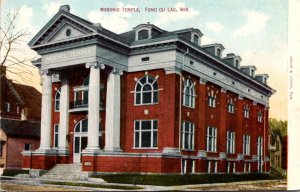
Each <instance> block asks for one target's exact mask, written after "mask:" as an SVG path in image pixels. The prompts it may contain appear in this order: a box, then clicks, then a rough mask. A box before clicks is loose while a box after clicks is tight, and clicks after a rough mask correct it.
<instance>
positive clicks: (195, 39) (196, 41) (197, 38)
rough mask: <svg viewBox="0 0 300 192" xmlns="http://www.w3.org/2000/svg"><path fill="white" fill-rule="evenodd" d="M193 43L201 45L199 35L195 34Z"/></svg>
mask: <svg viewBox="0 0 300 192" xmlns="http://www.w3.org/2000/svg"><path fill="white" fill-rule="evenodd" d="M193 43H195V44H196V45H199V36H198V35H194V38H193Z"/></svg>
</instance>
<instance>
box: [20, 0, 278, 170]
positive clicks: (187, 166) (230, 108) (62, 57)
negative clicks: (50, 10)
mask: <svg viewBox="0 0 300 192" xmlns="http://www.w3.org/2000/svg"><path fill="white" fill-rule="evenodd" d="M202 36H203V34H202V33H201V31H200V30H198V29H194V28H188V29H182V30H177V31H166V30H163V29H160V28H158V27H157V26H155V25H153V24H150V23H146V24H140V25H138V26H136V27H135V28H133V30H131V31H128V32H126V33H122V34H115V33H114V32H112V31H109V30H107V29H105V28H104V27H102V26H101V25H100V24H96V23H91V22H89V21H86V20H84V19H82V18H80V17H77V16H75V15H73V14H71V13H70V7H69V6H67V5H66V6H62V7H60V10H59V11H58V13H57V14H56V15H55V16H54V17H53V18H52V19H51V20H50V21H49V22H48V23H47V24H46V25H45V26H44V27H43V28H42V29H41V30H40V31H39V32H38V33H37V35H36V36H35V37H34V38H33V39H32V40H31V41H30V42H29V46H30V47H31V48H32V49H33V50H35V51H36V52H37V53H38V54H39V55H40V56H41V59H38V60H36V61H34V62H33V64H34V65H36V66H38V67H39V68H40V70H41V72H42V81H43V96H42V97H43V99H42V126H41V143H40V148H39V149H38V150H36V151H34V152H32V153H30V154H28V155H24V157H23V163H24V165H23V166H24V167H26V168H31V169H33V170H40V169H50V168H51V167H53V166H54V165H55V164H61V163H69V164H72V163H81V164H82V170H83V171H86V172H131V173H133V172H137V173H217V172H218V173H226V172H228V173H235V172H268V171H269V157H268V154H269V152H268V141H267V138H268V134H269V133H268V130H269V129H268V114H269V106H268V100H269V97H270V96H271V95H272V94H273V93H274V92H275V91H274V90H273V89H272V88H270V87H269V86H268V85H267V78H268V75H267V74H255V70H256V67H255V66H252V65H251V66H241V61H242V59H241V57H239V56H238V55H235V54H232V53H231V54H227V55H226V56H224V57H223V56H222V51H223V50H224V47H223V45H221V44H210V45H201V37H202Z"/></svg>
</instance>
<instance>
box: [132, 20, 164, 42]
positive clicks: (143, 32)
mask: <svg viewBox="0 0 300 192" xmlns="http://www.w3.org/2000/svg"><path fill="white" fill-rule="evenodd" d="M133 29H134V30H135V40H136V41H138V40H144V39H152V38H156V37H157V36H159V35H160V34H162V33H163V32H165V31H164V30H162V29H160V28H158V27H156V26H155V25H152V24H150V23H149V22H148V23H147V24H140V25H138V26H136V27H135V28H133Z"/></svg>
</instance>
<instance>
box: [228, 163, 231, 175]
mask: <svg viewBox="0 0 300 192" xmlns="http://www.w3.org/2000/svg"><path fill="white" fill-rule="evenodd" d="M230 170H231V162H230V161H229V162H227V173H230Z"/></svg>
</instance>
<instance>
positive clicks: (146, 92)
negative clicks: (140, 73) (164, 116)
mask: <svg viewBox="0 0 300 192" xmlns="http://www.w3.org/2000/svg"><path fill="white" fill-rule="evenodd" d="M154 103H158V83H157V78H154V77H152V76H150V75H145V76H144V77H142V78H140V79H139V80H138V81H137V83H136V85H135V104H154Z"/></svg>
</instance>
